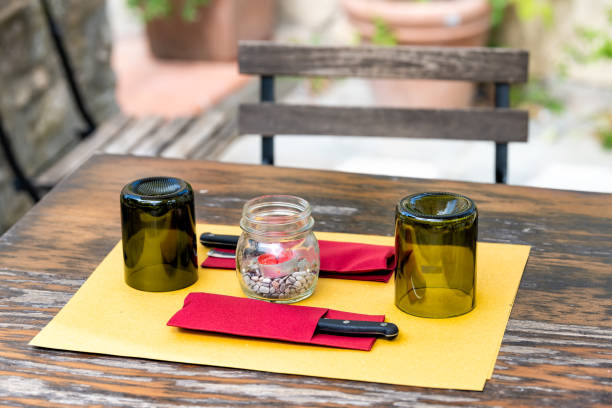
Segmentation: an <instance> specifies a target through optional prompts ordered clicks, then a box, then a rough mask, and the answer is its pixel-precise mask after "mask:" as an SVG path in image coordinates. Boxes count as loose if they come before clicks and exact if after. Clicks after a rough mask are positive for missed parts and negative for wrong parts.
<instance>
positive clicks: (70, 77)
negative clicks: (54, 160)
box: [40, 0, 96, 139]
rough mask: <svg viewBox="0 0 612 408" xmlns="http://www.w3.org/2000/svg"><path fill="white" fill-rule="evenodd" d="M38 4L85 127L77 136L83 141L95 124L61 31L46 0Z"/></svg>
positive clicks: (91, 131)
mask: <svg viewBox="0 0 612 408" xmlns="http://www.w3.org/2000/svg"><path fill="white" fill-rule="evenodd" d="M40 4H41V6H42V9H43V13H44V15H45V19H46V20H47V25H48V26H49V33H50V34H51V39H52V40H53V45H54V46H55V49H56V51H57V55H58V56H59V59H60V63H61V65H62V69H63V71H64V76H65V77H66V81H67V82H68V87H69V88H70V93H71V94H72V98H73V99H74V103H75V105H76V107H77V109H78V111H79V113H80V114H81V117H82V118H83V120H84V121H85V124H86V126H87V127H86V128H85V129H83V130H81V131H79V136H80V137H81V139H85V138H86V137H87V136H89V135H90V134H91V133H93V132H94V131H95V130H96V123H95V121H94V120H93V117H92V116H91V115H90V114H89V112H88V111H87V107H86V106H85V102H84V100H83V97H82V95H81V91H80V89H79V86H78V84H77V82H76V79H75V76H74V70H73V69H72V64H71V63H70V58H69V57H68V53H67V52H66V47H65V46H64V40H63V38H62V33H61V30H60V29H59V27H58V26H57V24H56V22H55V20H54V19H53V14H52V13H51V8H50V7H49V3H47V0H40Z"/></svg>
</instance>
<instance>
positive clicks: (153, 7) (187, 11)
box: [127, 0, 211, 21]
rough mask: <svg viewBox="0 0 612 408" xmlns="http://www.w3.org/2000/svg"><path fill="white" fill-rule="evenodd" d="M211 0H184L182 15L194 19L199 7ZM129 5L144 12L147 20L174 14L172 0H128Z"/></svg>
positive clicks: (143, 15) (187, 19)
mask: <svg viewBox="0 0 612 408" xmlns="http://www.w3.org/2000/svg"><path fill="white" fill-rule="evenodd" d="M210 1H211V0H184V1H183V7H182V8H181V17H182V18H183V19H184V20H186V21H194V20H195V19H196V16H197V12H198V8H199V7H202V6H206V5H208V4H209V3H210ZM127 4H128V6H129V7H131V8H134V9H138V10H140V11H141V12H142V17H143V18H144V20H145V21H151V20H155V19H157V18H164V17H168V16H169V15H171V14H172V2H171V0H127Z"/></svg>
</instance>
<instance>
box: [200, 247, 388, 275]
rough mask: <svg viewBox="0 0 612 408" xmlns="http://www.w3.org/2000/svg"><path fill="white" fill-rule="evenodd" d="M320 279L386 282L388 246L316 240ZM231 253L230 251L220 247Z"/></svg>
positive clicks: (221, 263) (209, 264)
mask: <svg viewBox="0 0 612 408" xmlns="http://www.w3.org/2000/svg"><path fill="white" fill-rule="evenodd" d="M319 249H320V251H321V268H320V269H321V271H320V276H321V277H323V278H337V279H354V280H365V281H376V282H388V281H389V279H390V278H391V275H392V274H393V269H394V268H395V249H394V248H393V247H391V246H384V245H370V244H357V243H354V242H337V241H324V240H319ZM220 251H224V252H229V253H233V252H234V251H232V250H220ZM202 266H203V267H204V268H220V269H235V268H236V262H235V261H234V259H226V258H213V257H208V258H206V259H205V260H204V262H202Z"/></svg>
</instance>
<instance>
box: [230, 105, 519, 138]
mask: <svg viewBox="0 0 612 408" xmlns="http://www.w3.org/2000/svg"><path fill="white" fill-rule="evenodd" d="M238 112H239V115H238V117H239V120H238V129H239V131H240V133H241V134H260V135H279V134H280V135H336V136H385V137H412V138H422V139H459V140H493V141H496V142H498V143H501V142H525V141H527V131H528V130H527V127H528V121H529V117H528V114H527V111H521V110H514V109H502V108H500V109H494V108H474V109H400V108H369V107H367V108H362V107H339V106H313V105H294V104H291V105H289V104H274V103H259V104H256V103H252V104H242V105H240V108H239V111H238Z"/></svg>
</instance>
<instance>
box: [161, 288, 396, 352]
mask: <svg viewBox="0 0 612 408" xmlns="http://www.w3.org/2000/svg"><path fill="white" fill-rule="evenodd" d="M321 317H326V318H329V319H347V320H368V321H372V322H383V321H385V316H384V315H365V314H357V313H348V312H341V311H338V310H332V309H326V308H320V307H310V306H296V305H284V304H278V303H269V302H264V301H262V300H255V299H247V298H239V297H233V296H225V295H215V294H212V293H201V292H194V293H190V294H189V295H187V297H186V298H185V303H184V305H183V308H182V309H181V310H179V311H178V312H176V313H175V314H174V316H172V317H171V318H170V320H169V321H168V323H167V324H168V326H174V327H181V328H183V329H191V330H203V331H210V332H216V333H225V334H233V335H238V336H248V337H260V338H265V339H273V340H282V341H290V342H295V343H308V344H318V345H323V346H332V347H339V348H347V349H354V350H364V351H369V350H371V349H372V346H373V345H374V341H376V338H375V337H351V336H337V335H333V334H323V333H315V329H316V327H317V322H318V321H319V319H320V318H321Z"/></svg>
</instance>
